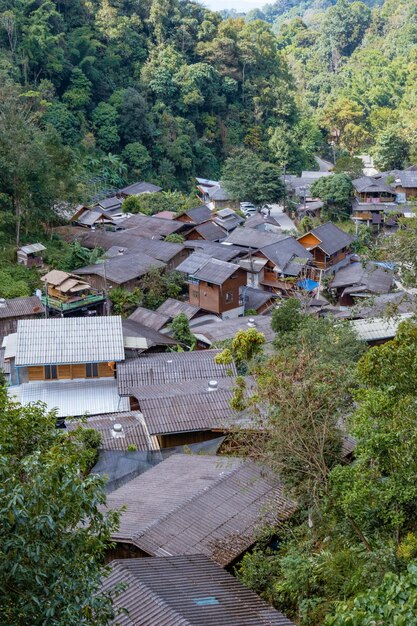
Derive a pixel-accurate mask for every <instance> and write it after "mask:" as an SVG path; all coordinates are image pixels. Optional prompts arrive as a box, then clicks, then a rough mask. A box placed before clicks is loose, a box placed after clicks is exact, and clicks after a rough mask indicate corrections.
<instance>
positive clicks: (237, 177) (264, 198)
mask: <svg viewBox="0 0 417 626" xmlns="http://www.w3.org/2000/svg"><path fill="white" fill-rule="evenodd" d="M281 175H282V172H281V170H280V169H279V167H277V166H276V165H273V164H272V163H268V162H265V161H262V160H261V159H260V158H259V157H258V156H256V154H253V153H251V152H249V151H241V152H239V153H238V154H237V155H236V156H234V157H230V158H229V159H227V161H226V163H225V165H224V168H223V174H222V181H223V186H224V187H225V189H226V190H227V191H228V192H229V194H230V195H231V197H232V198H233V199H234V200H240V201H243V200H245V201H248V202H253V203H254V204H255V205H256V206H260V207H262V206H264V205H265V204H268V203H274V202H277V201H278V200H280V199H281V198H282V197H283V195H284V187H283V183H282V181H281Z"/></svg>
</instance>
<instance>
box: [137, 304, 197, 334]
mask: <svg viewBox="0 0 417 626" xmlns="http://www.w3.org/2000/svg"><path fill="white" fill-rule="evenodd" d="M180 313H182V314H184V315H185V316H186V317H187V319H188V320H192V319H193V318H195V317H196V316H198V315H199V314H200V313H201V309H200V308H199V307H195V306H193V305H192V304H190V303H189V302H181V301H180V300H175V299H174V298H167V300H165V302H163V303H162V304H161V305H160V306H159V307H158V308H157V309H156V311H152V310H150V309H146V308H145V307H141V306H139V307H137V309H135V310H134V311H133V313H132V314H131V315H130V316H129V320H133V321H135V322H139V323H140V324H142V325H143V326H145V327H148V328H149V329H153V330H154V331H159V330H161V329H163V328H165V327H168V326H169V323H170V322H172V320H173V319H174V318H175V317H176V316H177V315H179V314H180Z"/></svg>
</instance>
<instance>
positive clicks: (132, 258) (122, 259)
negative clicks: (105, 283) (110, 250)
mask: <svg viewBox="0 0 417 626" xmlns="http://www.w3.org/2000/svg"><path fill="white" fill-rule="evenodd" d="M162 267H165V263H163V262H162V261H158V260H157V259H155V258H154V257H152V256H149V255H148V254H145V253H142V252H134V253H133V252H132V253H129V252H128V253H127V254H121V255H120V256H114V257H111V258H110V259H107V260H105V261H103V262H102V263H95V264H94V265H87V266H86V267H80V268H79V269H77V270H75V272H74V273H75V274H79V275H80V276H90V275H93V276H102V277H104V276H106V278H107V280H109V281H111V282H112V283H117V284H118V285H123V284H124V283H127V282H129V281H130V280H135V279H136V278H140V277H141V276H144V275H145V274H146V273H147V272H149V270H150V269H153V268H162Z"/></svg>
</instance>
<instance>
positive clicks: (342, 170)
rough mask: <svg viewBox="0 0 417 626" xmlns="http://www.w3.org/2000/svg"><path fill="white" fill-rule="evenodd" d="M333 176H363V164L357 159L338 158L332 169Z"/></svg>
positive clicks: (348, 157) (349, 157)
mask: <svg viewBox="0 0 417 626" xmlns="http://www.w3.org/2000/svg"><path fill="white" fill-rule="evenodd" d="M333 171H334V173H335V174H347V175H348V176H349V177H350V178H352V179H355V178H360V177H361V176H363V162H362V159H360V158H359V157H351V156H340V157H339V158H338V159H337V161H336V165H335V166H334V169H333Z"/></svg>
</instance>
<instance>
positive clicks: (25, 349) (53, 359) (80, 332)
mask: <svg viewBox="0 0 417 626" xmlns="http://www.w3.org/2000/svg"><path fill="white" fill-rule="evenodd" d="M124 358H125V353H124V347H123V330H122V319H121V317H120V316H119V315H114V316H110V317H68V318H56V319H34V320H20V321H19V322H18V325H17V345H16V361H15V363H16V365H17V366H30V365H47V364H58V365H59V364H61V363H99V362H113V361H123V360H124Z"/></svg>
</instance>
